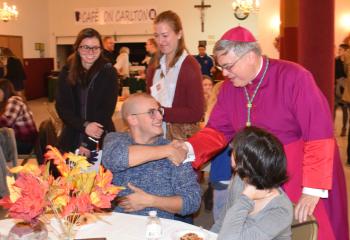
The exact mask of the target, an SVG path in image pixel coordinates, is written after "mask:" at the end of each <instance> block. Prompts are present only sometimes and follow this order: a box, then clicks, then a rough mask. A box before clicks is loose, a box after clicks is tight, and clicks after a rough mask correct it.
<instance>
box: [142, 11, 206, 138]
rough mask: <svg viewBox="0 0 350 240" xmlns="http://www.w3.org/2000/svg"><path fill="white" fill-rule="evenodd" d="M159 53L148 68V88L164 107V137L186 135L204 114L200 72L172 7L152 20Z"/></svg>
mask: <svg viewBox="0 0 350 240" xmlns="http://www.w3.org/2000/svg"><path fill="white" fill-rule="evenodd" d="M154 29H155V33H154V37H155V40H156V42H157V44H158V57H156V63H155V65H154V66H150V67H149V68H148V69H147V77H146V78H147V90H148V92H150V93H151V95H152V96H153V97H154V98H155V99H157V101H158V102H159V103H160V104H161V105H162V106H163V107H164V109H165V115H164V119H163V121H164V122H163V128H164V130H166V137H167V138H168V139H170V140H172V139H187V138H188V137H189V136H191V135H192V134H193V133H194V132H196V131H197V130H198V129H199V124H198V123H199V121H200V120H201V118H202V117H203V114H204V97H203V88H202V75H201V70H200V66H199V64H198V62H197V61H196V59H195V58H194V57H192V56H191V55H190V54H189V53H188V51H187V49H186V46H185V41H184V34H183V29H182V24H181V20H180V18H179V16H178V15H177V14H176V13H174V12H172V11H165V12H162V13H160V14H159V15H158V16H157V17H156V19H155V20H154Z"/></svg>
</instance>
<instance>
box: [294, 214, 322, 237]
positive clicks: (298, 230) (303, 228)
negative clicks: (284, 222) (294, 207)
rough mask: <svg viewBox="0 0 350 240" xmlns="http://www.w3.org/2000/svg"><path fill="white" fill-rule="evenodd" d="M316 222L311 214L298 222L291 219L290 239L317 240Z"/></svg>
mask: <svg viewBox="0 0 350 240" xmlns="http://www.w3.org/2000/svg"><path fill="white" fill-rule="evenodd" d="M317 232H318V224H317V221H316V219H315V218H314V217H313V216H309V217H308V218H307V220H306V221H305V222H302V223H299V221H298V220H295V219H294V220H293V223H292V240H300V239H303V240H317Z"/></svg>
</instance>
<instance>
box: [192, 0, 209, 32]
mask: <svg viewBox="0 0 350 240" xmlns="http://www.w3.org/2000/svg"><path fill="white" fill-rule="evenodd" d="M194 7H195V8H199V10H200V11H201V27H202V32H204V10H205V9H206V8H210V7H211V5H208V4H204V0H202V1H201V5H194Z"/></svg>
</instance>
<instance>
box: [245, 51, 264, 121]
mask: <svg viewBox="0 0 350 240" xmlns="http://www.w3.org/2000/svg"><path fill="white" fill-rule="evenodd" d="M268 67H269V59H268V58H266V67H265V69H264V72H263V75H262V76H261V78H260V81H259V83H258V86H256V88H255V90H254V92H253V95H252V97H251V98H250V97H249V94H248V91H247V88H246V87H244V93H245V96H246V98H247V122H246V124H245V125H246V126H247V127H249V126H251V125H252V122H251V120H250V112H251V109H252V107H253V100H254V98H255V95H256V93H257V92H258V90H259V88H260V85H261V83H262V81H263V80H264V77H265V74H266V72H267V69H268Z"/></svg>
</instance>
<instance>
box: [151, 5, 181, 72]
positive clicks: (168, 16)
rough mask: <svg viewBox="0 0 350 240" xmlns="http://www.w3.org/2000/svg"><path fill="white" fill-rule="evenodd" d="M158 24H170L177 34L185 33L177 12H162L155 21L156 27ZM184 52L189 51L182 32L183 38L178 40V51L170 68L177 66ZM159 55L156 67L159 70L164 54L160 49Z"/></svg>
mask: <svg viewBox="0 0 350 240" xmlns="http://www.w3.org/2000/svg"><path fill="white" fill-rule="evenodd" d="M158 23H166V24H168V25H169V27H170V28H171V29H172V30H173V31H174V32H175V33H176V34H178V33H179V32H180V31H183V29H182V23H181V20H180V17H179V15H177V14H176V13H175V12H173V11H170V10H169V11H165V12H162V13H160V14H159V15H158V16H157V17H156V19H155V20H154V24H155V25H156V24H158ZM183 51H187V50H186V46H185V38H184V34H183V32H182V36H181V38H180V39H179V40H178V43H177V49H176V51H175V57H174V58H173V59H172V60H171V61H170V64H169V67H173V66H174V65H175V63H176V62H177V60H178V59H179V57H180V56H181V55H182V53H183ZM158 53H159V54H157V59H156V62H155V66H156V67H157V68H158V67H159V60H160V58H161V57H162V56H163V54H162V53H161V52H159V49H158Z"/></svg>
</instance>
